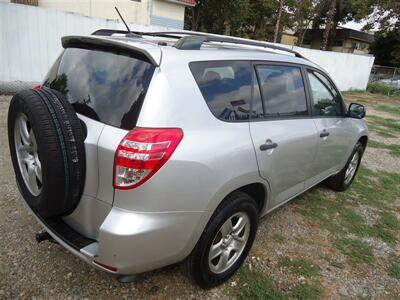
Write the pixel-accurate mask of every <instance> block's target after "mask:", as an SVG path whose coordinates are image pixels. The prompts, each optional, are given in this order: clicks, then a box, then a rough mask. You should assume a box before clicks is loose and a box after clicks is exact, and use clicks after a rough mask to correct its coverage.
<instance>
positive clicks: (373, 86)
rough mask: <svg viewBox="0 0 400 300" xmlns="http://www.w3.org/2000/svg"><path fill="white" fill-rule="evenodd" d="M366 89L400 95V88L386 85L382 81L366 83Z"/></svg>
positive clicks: (374, 92)
mask: <svg viewBox="0 0 400 300" xmlns="http://www.w3.org/2000/svg"><path fill="white" fill-rule="evenodd" d="M367 91H368V92H370V93H373V94H382V95H386V96H394V97H400V90H399V89H396V88H395V87H392V86H389V85H386V84H384V83H382V82H371V83H368V86H367Z"/></svg>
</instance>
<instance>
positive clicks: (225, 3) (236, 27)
mask: <svg viewBox="0 0 400 300" xmlns="http://www.w3.org/2000/svg"><path fill="white" fill-rule="evenodd" d="M197 2H198V4H197V5H196V6H195V7H193V8H189V9H187V11H186V27H185V28H186V29H190V30H199V31H205V32H211V33H218V34H226V35H235V34H237V33H238V32H240V29H241V28H242V26H244V25H245V20H246V16H247V12H248V9H249V3H250V0H200V1H197Z"/></svg>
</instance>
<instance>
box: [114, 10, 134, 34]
mask: <svg viewBox="0 0 400 300" xmlns="http://www.w3.org/2000/svg"><path fill="white" fill-rule="evenodd" d="M114 8H115V10H116V11H117V13H118V15H119V17H120V18H121V20H122V22H124V24H125V27H126V29H127V30H128V34H126V35H125V36H128V37H140V35H139V34H136V33H133V32H132V31H131V30H130V29H129V26H128V24H126V22H125V20H124V18H123V17H122V15H121V13H120V12H119V10H118V8H117V7H116V6H114Z"/></svg>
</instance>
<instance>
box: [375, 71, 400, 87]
mask: <svg viewBox="0 0 400 300" xmlns="http://www.w3.org/2000/svg"><path fill="white" fill-rule="evenodd" d="M369 82H370V83H372V82H379V83H382V84H385V85H387V86H389V87H393V88H396V89H400V68H393V67H384V66H377V65H375V66H373V67H372V70H371V75H370V77H369Z"/></svg>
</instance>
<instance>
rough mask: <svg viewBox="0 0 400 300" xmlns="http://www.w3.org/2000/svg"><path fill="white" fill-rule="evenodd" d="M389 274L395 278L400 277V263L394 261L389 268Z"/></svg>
mask: <svg viewBox="0 0 400 300" xmlns="http://www.w3.org/2000/svg"><path fill="white" fill-rule="evenodd" d="M388 274H389V275H390V276H392V277H393V278H396V279H400V264H398V263H392V264H391V265H390V266H389V268H388Z"/></svg>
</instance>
